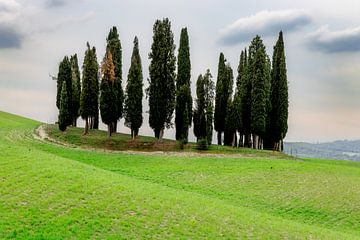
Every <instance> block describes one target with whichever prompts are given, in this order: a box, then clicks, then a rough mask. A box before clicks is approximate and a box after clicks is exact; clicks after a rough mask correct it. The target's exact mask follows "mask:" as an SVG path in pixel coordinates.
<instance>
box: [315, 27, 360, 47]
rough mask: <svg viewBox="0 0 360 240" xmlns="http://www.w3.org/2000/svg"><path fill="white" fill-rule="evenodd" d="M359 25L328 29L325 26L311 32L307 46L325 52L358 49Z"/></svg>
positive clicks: (359, 41)
mask: <svg viewBox="0 0 360 240" xmlns="http://www.w3.org/2000/svg"><path fill="white" fill-rule="evenodd" d="M359 43H360V27H356V28H348V29H345V30H340V31H330V30H329V28H328V27H327V26H325V27H321V28H320V29H318V30H317V31H316V32H314V33H311V34H310V35H309V38H308V46H309V47H310V48H311V49H315V50H318V51H322V52H326V53H337V52H355V51H360V44H359Z"/></svg>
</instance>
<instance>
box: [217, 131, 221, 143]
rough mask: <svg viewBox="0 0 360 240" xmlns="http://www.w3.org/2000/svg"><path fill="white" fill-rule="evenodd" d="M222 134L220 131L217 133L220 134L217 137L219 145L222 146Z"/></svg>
mask: <svg viewBox="0 0 360 240" xmlns="http://www.w3.org/2000/svg"><path fill="white" fill-rule="evenodd" d="M221 133H222V132H220V131H219V132H218V133H217V134H218V135H217V139H218V145H222V142H221Z"/></svg>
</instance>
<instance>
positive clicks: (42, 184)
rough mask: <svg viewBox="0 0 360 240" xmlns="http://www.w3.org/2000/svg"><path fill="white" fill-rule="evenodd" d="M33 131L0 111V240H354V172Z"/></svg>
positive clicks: (359, 199) (356, 168)
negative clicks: (37, 135)
mask: <svg viewBox="0 0 360 240" xmlns="http://www.w3.org/2000/svg"><path fill="white" fill-rule="evenodd" d="M39 125H41V123H39V122H36V121H33V120H30V119H26V118H23V117H19V116H15V115H11V114H8V113H4V112H0V239H360V237H359V236H360V164H359V163H356V162H349V161H334V160H316V159H298V158H293V157H288V156H286V155H283V154H279V153H273V152H271V151H270V152H266V151H265V152H264V151H256V150H248V149H240V150H233V149H231V148H226V147H221V148H218V147H215V146H214V147H213V148H210V150H209V153H213V155H211V154H206V155H202V153H199V154H190V155H189V156H187V155H186V154H183V155H175V154H166V153H164V154H146V152H144V151H150V150H151V149H148V148H149V144H148V145H146V147H145V149H144V145H143V142H150V143H151V142H154V140H153V139H152V138H149V137H147V138H145V137H142V138H140V140H137V141H138V142H140V143H137V144H135V145H131V144H132V143H131V142H129V141H128V140H127V138H130V137H129V136H128V135H121V134H117V135H115V136H114V138H113V139H112V140H108V139H106V133H104V132H101V131H93V132H90V134H89V136H87V138H89V139H88V140H86V139H84V138H85V137H83V136H81V131H82V130H81V129H75V128H73V129H72V128H70V129H68V130H67V132H66V133H64V134H61V133H59V132H57V130H56V128H55V127H54V126H48V127H47V128H46V129H47V131H48V133H49V135H50V136H52V137H53V138H55V139H57V141H62V142H66V144H64V145H60V144H55V143H52V142H50V141H42V140H37V139H35V138H34V137H33V134H34V130H35V129H36V128H37V127H38V126H39ZM99 142H102V144H100V143H99ZM164 142H168V145H171V148H169V149H170V150H172V151H177V152H181V151H183V152H185V153H187V152H189V153H197V151H196V150H195V148H194V147H193V146H191V144H190V145H189V146H188V147H187V148H185V149H184V150H180V149H177V146H176V145H175V143H172V142H171V141H170V140H169V141H164ZM134 146H135V147H134ZM136 146H137V147H136ZM97 148H99V149H97ZM103 148H107V149H109V150H127V149H133V150H142V152H139V153H133V152H132V153H129V152H121V151H104V150H103ZM155 150H157V151H159V150H161V148H160V149H155ZM166 150H168V149H166ZM234 151H235V153H236V155H234V154H232V153H234Z"/></svg>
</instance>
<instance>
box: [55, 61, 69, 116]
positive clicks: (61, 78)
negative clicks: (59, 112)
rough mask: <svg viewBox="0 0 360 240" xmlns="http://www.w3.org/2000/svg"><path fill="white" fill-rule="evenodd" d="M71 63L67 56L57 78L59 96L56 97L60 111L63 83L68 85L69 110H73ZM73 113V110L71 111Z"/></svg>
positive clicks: (60, 66)
mask: <svg viewBox="0 0 360 240" xmlns="http://www.w3.org/2000/svg"><path fill="white" fill-rule="evenodd" d="M71 75H72V74H71V63H70V61H69V58H68V57H67V56H65V57H64V59H63V60H62V61H61V62H60V64H59V72H58V77H57V95H56V106H57V108H58V109H60V100H61V92H62V91H61V90H62V89H61V88H62V86H63V83H64V82H66V84H67V88H66V89H67V94H68V98H69V101H68V104H69V106H68V108H69V109H71V108H72V106H71V101H70V100H71V98H72V76H71ZM70 111H71V110H70Z"/></svg>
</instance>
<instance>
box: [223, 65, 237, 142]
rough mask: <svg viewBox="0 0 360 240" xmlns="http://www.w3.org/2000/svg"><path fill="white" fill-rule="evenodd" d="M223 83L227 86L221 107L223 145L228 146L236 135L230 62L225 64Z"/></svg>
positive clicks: (232, 78) (232, 76) (232, 75)
mask: <svg viewBox="0 0 360 240" xmlns="http://www.w3.org/2000/svg"><path fill="white" fill-rule="evenodd" d="M223 84H224V86H227V87H226V89H224V90H225V91H224V93H223V99H224V100H223V104H224V105H223V108H225V110H226V111H225V119H224V145H228V146H230V145H232V144H233V139H234V138H235V137H236V136H235V134H236V119H235V116H236V111H235V109H234V104H233V101H232V93H233V85H234V74H233V70H232V68H231V66H230V64H226V66H225V78H224V82H223ZM225 103H226V104H225Z"/></svg>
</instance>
